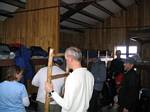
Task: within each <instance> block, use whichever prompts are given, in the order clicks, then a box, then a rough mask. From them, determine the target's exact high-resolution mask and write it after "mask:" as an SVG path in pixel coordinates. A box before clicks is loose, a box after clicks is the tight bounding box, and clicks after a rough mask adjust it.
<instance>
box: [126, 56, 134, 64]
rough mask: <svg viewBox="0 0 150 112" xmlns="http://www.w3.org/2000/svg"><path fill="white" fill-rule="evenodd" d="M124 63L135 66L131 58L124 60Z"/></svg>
mask: <svg viewBox="0 0 150 112" xmlns="http://www.w3.org/2000/svg"><path fill="white" fill-rule="evenodd" d="M124 63H129V64H136V60H135V59H134V58H132V57H128V58H127V59H125V60H124Z"/></svg>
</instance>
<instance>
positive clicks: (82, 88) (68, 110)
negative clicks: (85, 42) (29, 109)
mask: <svg viewBox="0 0 150 112" xmlns="http://www.w3.org/2000/svg"><path fill="white" fill-rule="evenodd" d="M65 59H66V65H67V67H68V68H69V69H72V72H71V73H70V74H69V75H68V77H67V78H66V79H65V82H64V78H60V79H54V80H52V83H45V81H46V78H47V67H44V68H41V69H40V70H39V71H38V72H37V73H36V75H35V76H34V78H33V80H32V84H33V85H34V86H37V87H39V89H38V94H37V99H36V100H37V101H38V109H37V111H38V112H44V103H45V93H46V91H47V92H49V95H50V97H51V98H53V99H54V101H53V102H51V108H50V112H60V111H61V112H87V111H89V112H96V110H95V109H96V108H97V100H96V99H97V97H98V95H99V94H100V92H101V91H102V88H103V84H104V82H105V80H106V74H107V73H106V67H105V64H104V63H103V62H101V61H100V60H95V62H94V64H93V65H92V67H91V69H90V71H89V70H88V69H87V68H84V67H82V65H81V60H82V53H81V51H80V49H78V48H76V47H69V48H67V49H66V51H65ZM112 63H113V61H112ZM117 65H118V64H117ZM113 66H114V65H113ZM119 66H120V65H119ZM121 66H122V65H121ZM133 67H134V60H133V59H130V58H129V59H127V60H126V61H125V62H124V67H123V68H124V70H125V71H126V72H125V74H124V77H123V81H122V82H121V84H120V87H119V90H118V91H119V92H118V98H119V101H118V103H119V105H120V108H121V112H135V111H133V110H134V109H135V106H136V101H137V93H138V91H137V90H138V89H137V88H138V85H137V84H138V79H137V76H136V72H135V71H134V69H133ZM121 72H122V71H121ZM63 73H65V72H64V71H63V70H62V69H60V67H58V66H56V65H54V66H53V67H52V75H57V74H63ZM97 73H100V74H101V76H100V74H97ZM21 74H22V70H20V69H19V70H18V69H17V68H16V67H11V68H9V69H8V72H7V73H6V79H5V81H3V82H2V83H0V112H14V111H16V112H25V108H24V106H29V104H30V102H29V99H28V94H27V91H26V89H25V86H24V85H23V84H21V83H19V82H17V81H19V80H20V78H21ZM99 76H100V77H99ZM114 77H115V75H114ZM62 90H63V97H62V95H61V93H62Z"/></svg>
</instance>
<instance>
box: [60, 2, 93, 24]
mask: <svg viewBox="0 0 150 112" xmlns="http://www.w3.org/2000/svg"><path fill="white" fill-rule="evenodd" d="M92 2H93V1H92ZM92 2H83V3H79V4H76V6H75V7H74V8H73V7H72V6H69V5H67V3H65V2H63V1H62V2H61V6H63V7H64V8H67V9H69V10H68V11H67V12H65V13H64V14H63V15H62V16H61V18H60V22H62V21H64V20H66V19H68V18H69V17H71V16H72V15H73V14H75V13H77V12H79V11H80V10H82V9H83V8H85V7H86V6H88V5H90V4H91V3H92Z"/></svg>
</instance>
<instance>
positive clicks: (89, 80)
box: [46, 47, 94, 112]
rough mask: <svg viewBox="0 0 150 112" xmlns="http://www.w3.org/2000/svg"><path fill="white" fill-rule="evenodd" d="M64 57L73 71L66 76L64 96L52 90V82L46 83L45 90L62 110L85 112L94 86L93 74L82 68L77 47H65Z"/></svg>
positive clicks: (66, 111) (80, 56)
mask: <svg viewBox="0 0 150 112" xmlns="http://www.w3.org/2000/svg"><path fill="white" fill-rule="evenodd" d="M65 59H66V63H67V66H68V68H70V69H72V70H73V72H72V73H70V74H69V76H68V77H67V78H66V83H65V93H64V98H62V97H60V96H59V94H58V93H57V92H56V91H55V90H53V85H52V84H49V83H46V91H49V92H50V94H51V96H52V98H53V99H54V100H55V101H56V102H57V103H58V104H59V105H60V106H61V107H62V112H87V109H88V107H89V101H90V99H91V96H92V92H93V86H94V78H93V75H92V74H91V73H90V72H89V71H88V70H87V69H86V68H82V66H81V59H82V53H81V51H80V50H79V49H78V48H75V47H69V48H67V49H66V52H65Z"/></svg>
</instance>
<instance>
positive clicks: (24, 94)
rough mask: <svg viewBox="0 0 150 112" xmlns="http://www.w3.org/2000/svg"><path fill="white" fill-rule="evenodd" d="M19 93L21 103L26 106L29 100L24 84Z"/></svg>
mask: <svg viewBox="0 0 150 112" xmlns="http://www.w3.org/2000/svg"><path fill="white" fill-rule="evenodd" d="M21 95H22V102H23V105H24V106H26V107H28V106H29V105H30V101H29V97H28V94H27V90H26V88H25V86H23V90H22V94H21Z"/></svg>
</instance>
